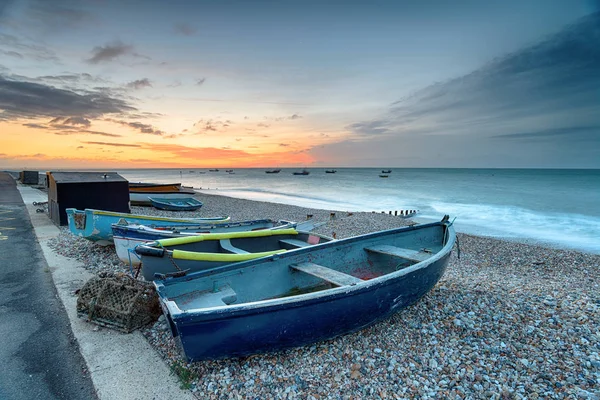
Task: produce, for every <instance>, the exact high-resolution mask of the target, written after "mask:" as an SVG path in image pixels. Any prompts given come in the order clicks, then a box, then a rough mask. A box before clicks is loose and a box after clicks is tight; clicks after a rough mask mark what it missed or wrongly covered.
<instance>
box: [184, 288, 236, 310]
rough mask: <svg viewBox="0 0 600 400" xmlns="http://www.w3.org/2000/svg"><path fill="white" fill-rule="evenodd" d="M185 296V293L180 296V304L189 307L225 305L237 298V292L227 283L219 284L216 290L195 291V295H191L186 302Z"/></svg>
mask: <svg viewBox="0 0 600 400" xmlns="http://www.w3.org/2000/svg"><path fill="white" fill-rule="evenodd" d="M185 297H186V296H185V295H184V296H182V305H183V306H184V307H189V308H190V309H191V308H204V307H219V306H226V305H228V304H231V303H234V302H235V301H236V300H237V294H236V293H235V291H234V290H233V289H232V288H231V286H229V285H223V286H221V287H220V288H219V290H218V291H206V292H203V293H202V294H198V293H195V296H194V297H191V298H190V301H189V302H186V299H185Z"/></svg>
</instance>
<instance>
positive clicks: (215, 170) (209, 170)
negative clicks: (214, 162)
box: [208, 168, 219, 172]
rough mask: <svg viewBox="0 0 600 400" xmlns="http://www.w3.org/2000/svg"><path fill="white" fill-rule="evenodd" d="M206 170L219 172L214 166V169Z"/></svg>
mask: <svg viewBox="0 0 600 400" xmlns="http://www.w3.org/2000/svg"><path fill="white" fill-rule="evenodd" d="M208 172H219V170H218V169H216V168H215V169H209V170H208Z"/></svg>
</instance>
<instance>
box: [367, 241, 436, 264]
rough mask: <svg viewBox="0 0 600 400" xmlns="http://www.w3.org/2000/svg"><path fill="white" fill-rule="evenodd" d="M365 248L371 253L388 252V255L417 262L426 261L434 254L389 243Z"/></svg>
mask: <svg viewBox="0 0 600 400" xmlns="http://www.w3.org/2000/svg"><path fill="white" fill-rule="evenodd" d="M365 250H366V251H368V252H370V253H379V254H386V255H388V256H395V257H400V258H404V259H406V260H410V261H414V262H416V263H418V262H421V261H425V260H427V259H428V258H430V257H431V255H432V254H431V253H426V252H424V251H418V250H411V249H404V248H402V247H396V246H390V245H387V244H381V245H378V246H370V247H365Z"/></svg>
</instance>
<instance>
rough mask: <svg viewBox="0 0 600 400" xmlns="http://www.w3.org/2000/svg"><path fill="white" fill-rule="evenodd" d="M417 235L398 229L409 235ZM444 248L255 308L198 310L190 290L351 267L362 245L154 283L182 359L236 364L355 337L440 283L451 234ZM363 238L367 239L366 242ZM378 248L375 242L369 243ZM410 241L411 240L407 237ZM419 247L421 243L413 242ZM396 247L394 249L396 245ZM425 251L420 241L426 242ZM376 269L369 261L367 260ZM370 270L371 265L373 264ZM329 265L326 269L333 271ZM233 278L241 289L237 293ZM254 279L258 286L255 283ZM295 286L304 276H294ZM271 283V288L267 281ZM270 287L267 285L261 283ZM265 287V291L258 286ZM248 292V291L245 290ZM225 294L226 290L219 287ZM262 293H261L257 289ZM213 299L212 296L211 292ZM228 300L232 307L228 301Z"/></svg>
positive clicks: (324, 247) (355, 241) (326, 247)
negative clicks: (306, 266) (306, 268)
mask: <svg viewBox="0 0 600 400" xmlns="http://www.w3.org/2000/svg"><path fill="white" fill-rule="evenodd" d="M414 229H420V228H415V227H409V228H402V230H406V231H407V232H410V231H411V230H414ZM441 234H442V235H443V239H442V238H441V239H442V240H443V247H442V248H441V249H439V251H437V252H436V253H435V254H433V255H432V256H431V257H430V258H428V259H427V260H424V261H422V262H418V263H416V264H413V265H411V266H409V267H406V268H403V269H400V270H397V271H395V272H392V273H389V274H386V275H383V276H379V277H374V278H371V279H365V280H362V281H361V282H360V283H356V284H352V285H342V286H339V287H335V288H331V289H326V290H322V291H315V292H312V293H304V294H300V295H292V296H289V297H288V296H283V297H281V298H270V299H265V300H258V301H254V302H248V303H241V304H236V303H235V299H234V298H233V297H231V296H230V297H231V298H232V299H234V301H233V302H232V303H231V304H229V305H226V304H223V305H220V306H219V305H213V306H212V307H210V306H209V307H201V306H197V304H202V303H194V302H198V299H199V298H194V297H193V296H194V294H192V293H193V292H190V291H193V290H198V292H196V293H200V290H201V289H202V288H203V287H209V288H210V285H211V284H212V285H213V287H217V283H218V285H227V286H229V285H230V286H231V287H235V290H236V291H238V292H240V293H238V295H241V296H242V297H243V295H244V291H249V290H255V291H256V290H265V286H264V285H265V284H268V285H269V287H272V286H276V285H277V282H279V281H280V280H281V279H283V278H282V276H283V275H282V274H283V273H288V274H289V271H286V270H287V269H289V268H290V266H292V265H297V264H298V263H302V262H306V260H310V261H311V262H314V263H317V264H324V265H327V263H328V262H329V263H331V264H332V263H334V262H335V260H336V259H337V260H341V262H342V263H344V262H351V260H353V259H356V258H361V257H362V253H363V252H364V250H365V249H364V248H362V247H361V248H360V249H357V248H355V247H353V246H354V245H356V246H363V243H362V242H361V240H362V239H360V237H356V238H350V239H343V240H340V241H336V242H330V243H325V244H321V245H317V246H315V247H314V248H312V249H300V250H296V251H294V252H289V253H287V254H281V255H275V256H271V257H267V258H263V259H261V260H254V261H248V262H245V263H241V264H238V265H235V266H228V267H225V268H218V269H215V270H210V271H205V272H199V273H196V274H192V275H191V276H189V277H182V278H175V279H168V280H166V281H155V282H154V284H155V286H156V288H157V292H158V294H159V297H160V301H161V306H162V308H163V312H164V314H165V316H166V317H167V320H168V321H169V325H170V327H171V331H172V333H173V336H174V337H175V339H176V341H177V342H178V344H179V346H180V348H181V349H182V351H183V352H184V354H185V356H186V357H187V358H188V359H189V360H192V361H196V360H205V359H219V358H226V357H240V356H247V355H250V354H255V353H262V352H270V351H276V350H280V349H284V348H290V347H298V346H303V345H307V344H311V343H315V342H319V341H322V340H327V339H331V338H334V337H336V336H339V335H343V334H347V333H350V332H354V331H357V330H360V329H362V328H364V327H366V326H369V325H371V324H373V323H376V322H378V321H380V320H382V319H384V318H387V317H389V316H390V315H392V314H393V313H395V312H397V311H399V310H401V309H402V308H405V307H407V306H409V305H411V304H413V303H415V302H416V301H418V300H419V299H420V298H422V297H423V296H424V295H425V294H426V293H427V292H429V291H430V290H431V289H432V288H433V287H434V286H435V284H436V283H437V282H438V281H439V279H440V278H441V277H442V276H443V274H444V272H445V270H446V268H447V265H448V260H449V257H450V253H451V249H452V246H453V244H454V240H455V233H454V230H453V229H452V228H451V227H450V226H448V229H447V231H446V232H442V233H441ZM363 236H368V235H363ZM371 238H372V239H373V241H371V243H375V242H376V241H377V235H376V234H375V236H371ZM412 238H415V237H414V236H412ZM416 240H421V241H422V238H420V237H417V238H416ZM398 243H399V242H398V241H397V242H396V244H398ZM423 243H424V241H423ZM371 261H373V260H371ZM373 263H375V262H373ZM331 264H330V265H331ZM236 274H240V275H243V276H244V277H243V282H244V285H240V286H237V287H236V286H235V280H236V279H242V278H239V277H236ZM253 275H256V278H257V279H256V280H254V279H253ZM293 276H294V278H293V279H295V280H296V281H294V282H299V280H300V279H303V276H302V277H300V276H296V275H293ZM269 277H270V278H271V279H270V280H269V279H267V278H269ZM265 282H268V283H265ZM261 285H262V286H261ZM248 286H250V289H248ZM221 287H224V286H221ZM261 288H262V289H261ZM209 291H210V290H209ZM230 300H231V299H230Z"/></svg>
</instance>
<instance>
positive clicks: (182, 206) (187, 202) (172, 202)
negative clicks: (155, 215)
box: [148, 196, 202, 211]
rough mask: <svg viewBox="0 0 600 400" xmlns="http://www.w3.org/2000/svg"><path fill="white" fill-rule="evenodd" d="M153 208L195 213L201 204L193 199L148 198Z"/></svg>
mask: <svg viewBox="0 0 600 400" xmlns="http://www.w3.org/2000/svg"><path fill="white" fill-rule="evenodd" d="M148 199H149V200H150V203H152V205H153V206H154V208H158V209H159V210H167V211H195V210H197V209H199V208H200V207H202V202H201V201H200V200H197V199H195V198H193V197H184V198H182V199H169V198H165V197H154V196H152V197H148Z"/></svg>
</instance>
